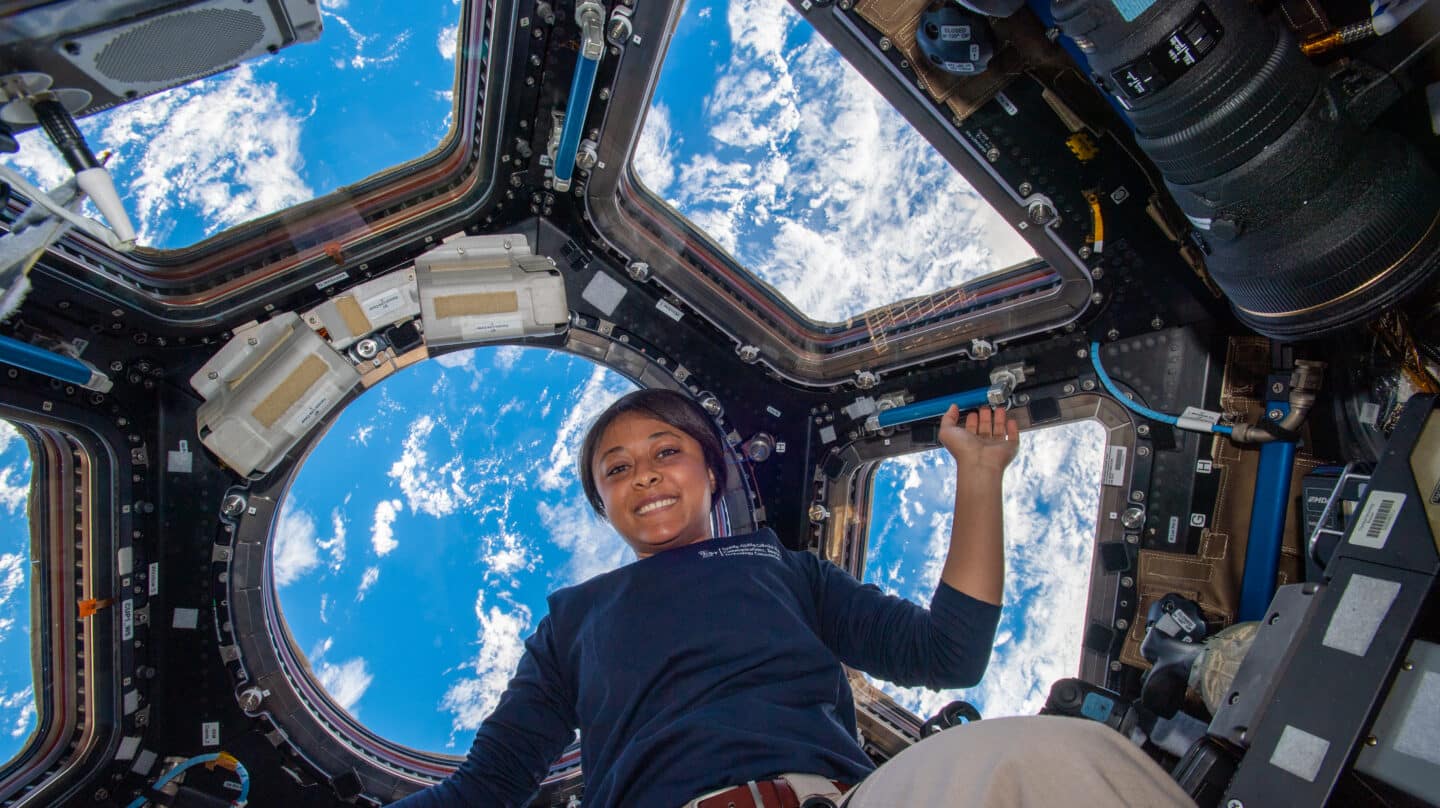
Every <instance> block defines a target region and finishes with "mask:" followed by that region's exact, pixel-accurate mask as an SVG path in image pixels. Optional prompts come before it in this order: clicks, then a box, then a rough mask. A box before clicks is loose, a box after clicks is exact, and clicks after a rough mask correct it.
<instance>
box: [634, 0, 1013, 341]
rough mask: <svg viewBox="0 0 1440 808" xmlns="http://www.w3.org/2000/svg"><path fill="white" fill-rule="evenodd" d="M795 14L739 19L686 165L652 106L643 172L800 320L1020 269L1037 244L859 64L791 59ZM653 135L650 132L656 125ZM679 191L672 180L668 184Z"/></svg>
mask: <svg viewBox="0 0 1440 808" xmlns="http://www.w3.org/2000/svg"><path fill="white" fill-rule="evenodd" d="M797 20H798V17H797V16H796V15H795V13H794V12H793V11H792V10H791V9H790V8H789V7H787V6H786V5H785V4H783V3H771V2H765V1H764V0H742V1H741V2H735V3H732V4H731V5H730V7H729V11H728V17H727V22H728V28H729V32H730V39H731V46H732V47H731V58H730V60H729V62H728V63H726V64H725V65H724V66H723V67H722V68H721V70H720V75H719V77H718V78H717V80H716V85H715V89H714V92H713V93H711V95H710V96H709V97H707V98H706V99H705V103H704V106H703V110H704V113H705V116H704V120H705V123H706V126H707V128H708V132H707V134H708V138H709V140H708V142H706V143H703V144H699V146H700V148H699V149H698V150H695V149H683V148H682V147H681V145H678V144H676V145H669V146H668V148H669V149H670V150H672V151H673V152H682V151H683V152H685V154H684V155H683V158H682V159H681V161H680V164H679V165H678V170H677V169H676V168H674V167H673V165H674V163H675V162H676V158H675V156H674V154H668V153H666V151H665V149H663V148H662V146H666V145H667V144H672V137H671V133H670V131H669V129H670V121H669V115H668V114H666V112H665V108H664V107H661V106H658V105H657V106H656V107H653V108H652V109H651V111H650V116H649V118H648V119H647V120H648V122H647V125H646V127H645V130H644V131H643V132H642V134H641V145H640V147H639V148H637V152H636V155H635V165H636V169H637V171H638V172H639V173H640V176H641V178H642V180H644V181H645V182H646V184H647V185H649V186H650V187H651V188H652V189H655V190H656V191H657V193H665V192H666V189H667V188H668V189H671V190H670V191H669V192H670V193H673V194H674V195H675V197H676V199H675V200H674V204H676V205H677V208H678V209H679V210H680V211H681V212H682V213H683V214H684V215H685V216H687V217H688V218H689V219H690V220H691V221H692V222H693V223H694V224H695V225H696V226H697V227H699V228H701V229H702V230H704V231H705V232H706V233H707V234H708V235H709V236H710V237H711V238H712V239H714V240H715V241H716V243H718V244H720V245H721V246H722V247H724V248H725V249H727V250H729V251H730V252H731V253H732V254H734V256H735V257H736V259H737V260H738V261H740V263H742V264H743V265H746V266H748V267H749V268H750V269H751V270H752V271H754V272H755V273H756V275H757V276H759V277H760V278H761V279H763V280H764V281H765V282H767V283H769V284H771V285H772V286H774V287H775V288H776V289H777V290H778V291H779V292H780V293H781V294H782V295H784V296H785V297H786V298H787V299H789V300H790V301H791V302H792V303H794V304H795V305H796V306H797V307H798V308H799V309H801V310H802V311H804V312H806V313H807V314H810V315H811V316H813V317H817V318H820V319H824V320H831V321H840V320H843V319H844V318H846V317H848V316H852V315H855V314H858V313H860V312H862V311H865V310H868V309H872V308H876V307H879V306H882V305H885V304H888V303H893V302H897V301H899V300H903V299H906V298H911V297H915V296H917V295H921V294H928V293H931V292H935V291H939V290H941V289H945V288H948V287H951V286H955V285H957V284H959V283H962V282H963V281H965V280H968V279H971V278H975V277H979V276H980V275H983V274H986V273H988V272H990V271H993V270H995V269H999V268H1001V267H1004V266H1008V265H1010V264H1013V263H1015V262H1017V261H1019V260H1022V259H1024V258H1026V257H1028V256H1030V255H1031V254H1032V252H1031V250H1030V249H1029V247H1028V245H1026V244H1025V242H1024V241H1023V240H1022V239H1020V237H1019V236H1018V235H1017V234H1016V233H1015V232H1014V231H1013V230H1012V229H1011V228H1010V227H1009V225H1008V224H1006V223H1005V222H1004V221H1002V220H1000V218H999V217H998V215H997V214H995V213H994V212H993V211H991V210H990V208H989V206H988V205H987V204H985V203H984V201H983V200H981V199H980V197H979V196H978V195H977V194H976V193H975V192H974V191H973V190H972V189H971V188H970V187H969V186H968V184H967V183H966V182H965V181H964V180H963V179H962V178H961V177H960V176H959V174H957V173H956V172H955V170H954V169H953V168H952V167H951V166H949V164H947V163H946V162H945V160H944V159H943V158H942V157H940V155H939V154H938V153H937V152H936V151H935V150H934V149H933V148H932V147H931V146H930V145H929V144H928V143H927V142H926V141H925V140H924V139H923V138H921V137H920V135H919V134H917V133H916V132H915V131H914V129H913V128H911V127H910V125H909V124H908V123H906V122H905V121H904V120H903V119H902V118H901V117H900V116H899V114H898V113H896V112H895V110H894V109H893V108H892V107H891V106H890V105H889V104H888V103H886V102H885V101H884V99H883V98H881V96H880V95H879V94H878V93H877V92H876V91H875V90H874V88H873V87H871V86H870V84H869V83H868V82H867V81H865V79H864V78H863V77H861V76H860V75H859V74H858V73H857V72H856V71H855V70H854V69H853V68H852V67H851V66H850V65H849V64H848V63H846V62H845V61H844V60H843V59H841V58H840V57H839V55H838V54H836V53H835V51H834V50H833V49H832V48H831V47H830V46H829V44H828V43H826V42H824V41H823V40H822V39H821V38H820V37H818V36H813V37H812V38H811V39H810V40H809V41H807V42H806V43H805V44H803V45H801V46H799V47H791V48H788V49H787V47H786V42H787V39H788V37H790V36H791V34H792V29H793V27H794V25H795V24H796V22H797ZM652 128H653V129H654V131H653V132H652V131H651V129H652ZM672 171H673V172H674V173H675V175H678V182H676V183H674V185H673V186H672V185H671V184H670V178H671V176H672V175H671V173H670V172H672Z"/></svg>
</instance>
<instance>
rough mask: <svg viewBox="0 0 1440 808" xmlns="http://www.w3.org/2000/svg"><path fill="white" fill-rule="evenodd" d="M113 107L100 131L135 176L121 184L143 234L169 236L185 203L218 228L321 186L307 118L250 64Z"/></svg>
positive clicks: (115, 165) (120, 169)
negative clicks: (308, 175) (312, 172)
mask: <svg viewBox="0 0 1440 808" xmlns="http://www.w3.org/2000/svg"><path fill="white" fill-rule="evenodd" d="M106 114H107V116H108V117H107V122H106V124H105V126H104V129H103V131H102V132H101V134H100V137H99V138H98V139H99V141H100V142H101V143H102V144H103V145H107V146H110V147H111V148H113V149H114V150H115V158H114V159H113V160H112V161H111V164H110V168H111V171H112V173H115V174H116V175H117V176H122V175H124V176H129V177H130V182H129V188H122V189H121V194H122V196H124V197H125V202H126V206H127V208H129V211H130V214H131V215H132V216H133V217H134V218H135V220H136V222H135V223H136V227H137V228H138V230H139V232H140V241H141V242H142V243H146V244H156V243H160V242H161V241H163V240H164V239H165V237H166V236H167V234H168V233H169V231H170V229H171V227H172V226H173V225H172V223H173V221H174V219H176V218H177V215H176V214H177V213H178V211H180V210H193V211H194V212H195V213H197V214H198V215H199V216H200V217H201V218H202V219H203V221H204V222H205V227H206V233H207V234H212V233H215V232H217V231H219V230H221V229H224V228H226V227H229V226H230V225H233V224H238V223H240V222H244V221H248V220H250V219H254V218H256V217H259V216H263V215H265V214H267V213H272V212H274V211H277V210H280V209H282V208H286V207H289V206H291V205H294V204H296V203H299V202H303V201H305V200H307V199H310V198H311V197H312V196H314V191H313V190H311V188H310V186H309V185H308V184H307V183H306V181H305V180H304V179H303V178H302V176H301V174H300V172H301V169H302V168H303V166H304V159H303V157H302V156H301V152H300V127H301V119H300V118H298V117H297V116H295V115H294V114H293V113H291V111H290V110H289V109H288V108H287V106H286V104H285V102H284V101H283V100H282V99H281V95H280V92H279V88H278V86H277V85H275V84H274V83H270V82H264V81H260V80H258V79H256V78H255V75H254V72H253V70H252V69H251V67H250V66H248V65H242V66H240V67H239V68H236V69H235V70H234V71H231V72H230V73H227V74H225V75H223V76H218V77H214V78H209V79H203V80H201V81H197V82H195V83H193V84H188V85H185V86H183V87H177V88H175V89H173V90H169V91H166V92H163V93H159V94H157V95H153V96H150V97H149V98H145V99H141V100H140V101H137V102H135V103H132V104H127V105H125V106H122V107H117V108H116V109H114V110H113V111H111V112H109V113H106Z"/></svg>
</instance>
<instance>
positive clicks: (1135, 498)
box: [1130, 491, 1145, 502]
mask: <svg viewBox="0 0 1440 808" xmlns="http://www.w3.org/2000/svg"><path fill="white" fill-rule="evenodd" d="M1130 501H1131V502H1144V501H1145V492H1144V491H1131V492H1130Z"/></svg>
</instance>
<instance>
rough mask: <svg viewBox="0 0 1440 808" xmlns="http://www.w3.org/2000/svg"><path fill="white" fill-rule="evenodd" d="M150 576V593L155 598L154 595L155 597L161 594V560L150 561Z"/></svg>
mask: <svg viewBox="0 0 1440 808" xmlns="http://www.w3.org/2000/svg"><path fill="white" fill-rule="evenodd" d="M149 576H150V580H149V581H148V583H149V586H150V590H149V594H150V597H152V598H153V597H155V596H156V595H158V594H160V562H159V561H151V562H150V573H149Z"/></svg>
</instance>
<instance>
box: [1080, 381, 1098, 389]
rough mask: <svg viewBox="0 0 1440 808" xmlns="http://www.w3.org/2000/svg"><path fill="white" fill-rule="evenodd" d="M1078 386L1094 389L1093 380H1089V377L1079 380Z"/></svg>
mask: <svg viewBox="0 0 1440 808" xmlns="http://www.w3.org/2000/svg"><path fill="white" fill-rule="evenodd" d="M1080 388H1081V389H1082V390H1094V389H1095V382H1093V381H1090V380H1089V379H1086V380H1085V381H1083V382H1080Z"/></svg>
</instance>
